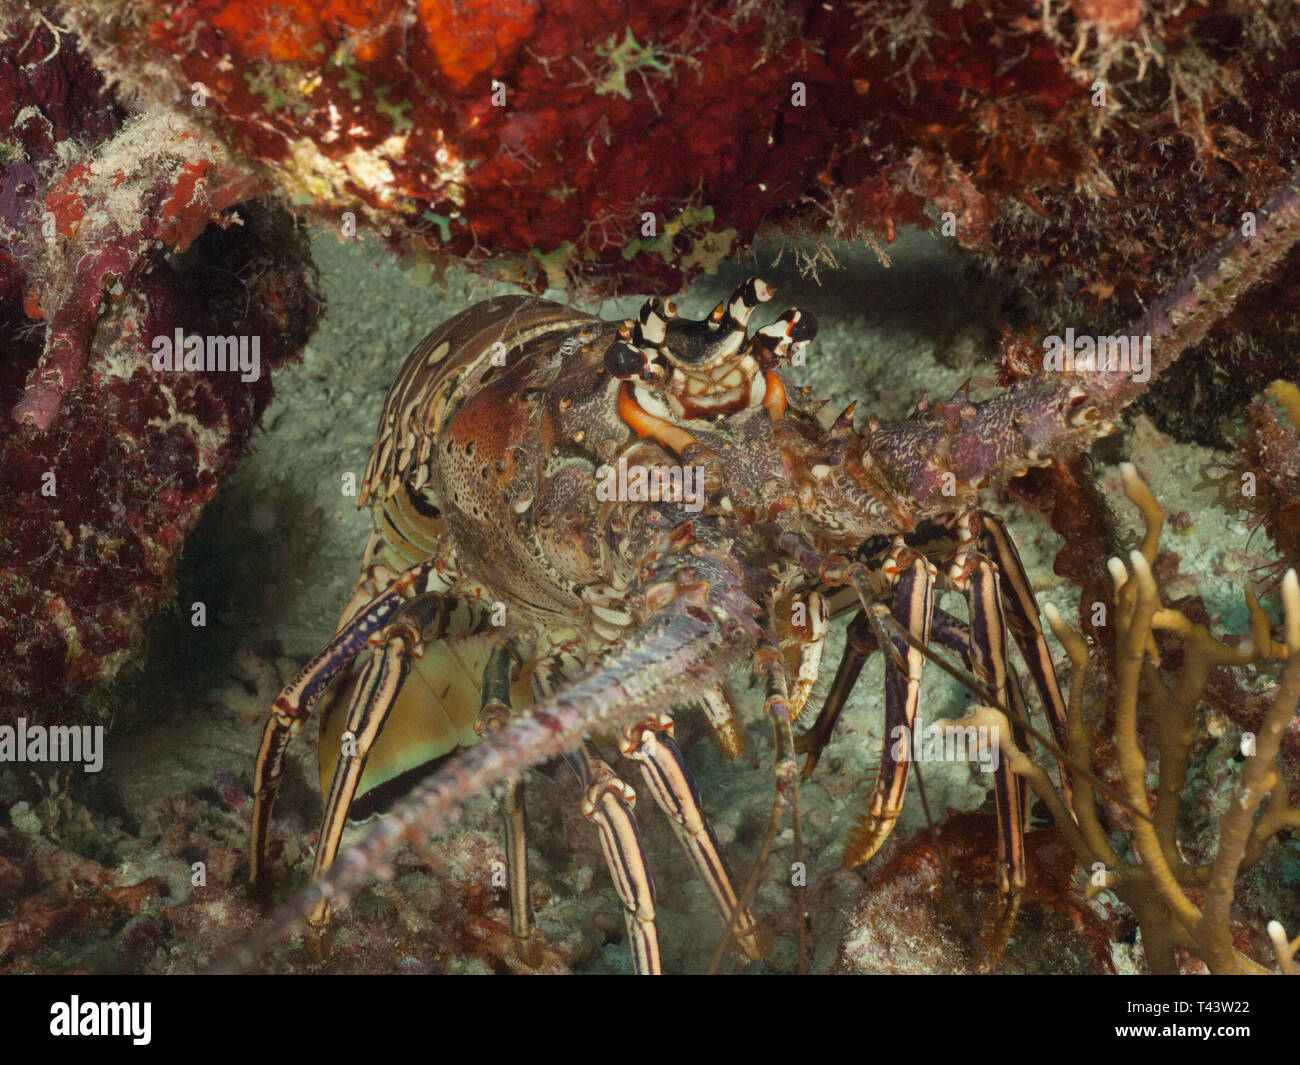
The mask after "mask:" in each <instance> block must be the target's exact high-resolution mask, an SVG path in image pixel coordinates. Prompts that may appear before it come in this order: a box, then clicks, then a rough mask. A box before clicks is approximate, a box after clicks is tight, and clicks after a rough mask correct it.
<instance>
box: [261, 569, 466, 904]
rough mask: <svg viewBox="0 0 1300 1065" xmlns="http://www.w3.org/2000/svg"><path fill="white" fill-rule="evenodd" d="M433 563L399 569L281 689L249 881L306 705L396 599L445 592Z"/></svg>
mask: <svg viewBox="0 0 1300 1065" xmlns="http://www.w3.org/2000/svg"><path fill="white" fill-rule="evenodd" d="M438 566H439V563H438V561H437V560H435V559H427V560H425V561H424V562H419V563H416V565H414V566H412V567H410V569H407V570H405V571H403V572H402V573H400V574H399V575H398V576H397V578H396V579H395V580H394V581H393V582H392V583H391V584H389V585H388V587H387V588H385V589H384V590H383V591H382V592H380V593H379V594H378V595H376V596H375V597H374V598H372V599H371V600H370V601H369V602H367V603H365V604H363V605H362V606H361V607H360V608H359V609H357V610H356V611H355V613H353V614H352V616H351V617H350V618H349V619H348V620H347V621H345V622H344V623H343V624H342V625H341V626H340V628H339V631H338V632H337V633H336V634H335V636H334V638H333V639H332V640H330V642H329V643H327V644H326V645H325V646H324V647H323V648H322V649H321V650H320V652H319V653H318V654H317V655H316V656H315V657H314V658H313V659H312V660H311V661H310V662H308V663H307V665H306V666H304V667H303V669H302V671H301V672H300V673H299V674H298V676H296V677H295V678H294V679H293V680H292V681H290V682H289V684H288V685H287V686H286V687H285V688H284V690H283V691H282V692H280V694H279V695H278V696H276V699H275V702H274V703H272V704H271V710H270V712H269V713H268V714H267V718H266V725H265V726H264V727H263V729H262V740H261V745H260V746H259V748H258V751H257V761H256V762H255V763H254V766H253V818H252V830H251V838H250V843H249V865H250V868H249V874H248V881H249V884H250V885H251V886H252V887H254V888H258V887H263V886H265V870H266V844H267V838H268V832H269V829H270V824H271V811H272V809H273V808H274V806H275V797H276V793H277V792H278V791H279V790H280V781H281V778H282V777H283V775H284V756H285V751H286V750H287V749H288V747H289V743H290V741H291V740H292V739H293V738H294V737H295V736H297V735H298V733H300V732H301V731H302V729H303V726H304V725H306V724H307V721H308V720H309V719H310V717H311V705H312V703H313V702H315V701H316V699H318V698H319V697H320V695H321V693H322V692H324V691H325V689H326V688H327V687H328V686H329V684H330V682H331V681H332V680H334V678H335V677H336V676H338V675H339V673H340V672H342V670H343V669H345V668H346V667H347V666H348V665H350V664H351V662H352V660H353V659H354V658H356V657H357V655H359V654H360V653H361V652H362V651H363V650H365V648H366V647H367V646H368V644H369V642H370V641H371V640H372V639H373V638H374V637H375V635H376V634H377V633H379V632H380V631H381V630H382V629H383V628H384V627H385V626H386V625H387V624H389V623H390V622H391V620H392V619H393V617H394V615H395V613H396V612H397V611H398V610H399V609H400V608H401V606H402V604H403V603H404V602H405V601H407V600H408V599H409V598H410V597H411V596H413V595H416V594H417V593H421V592H426V591H428V592H429V594H433V593H435V592H438V591H445V590H446V588H447V587H449V586H448V585H444V584H442V583H441V582H439V583H438V585H437V586H436V587H431V586H430V582H431V578H433V576H434V574H435V573H437V572H438ZM375 570H376V567H371V568H370V569H369V570H368V571H367V573H366V574H363V576H362V579H361V580H360V581H359V582H358V587H362V586H366V585H368V584H370V583H371V582H372V581H373V579H374V574H375Z"/></svg>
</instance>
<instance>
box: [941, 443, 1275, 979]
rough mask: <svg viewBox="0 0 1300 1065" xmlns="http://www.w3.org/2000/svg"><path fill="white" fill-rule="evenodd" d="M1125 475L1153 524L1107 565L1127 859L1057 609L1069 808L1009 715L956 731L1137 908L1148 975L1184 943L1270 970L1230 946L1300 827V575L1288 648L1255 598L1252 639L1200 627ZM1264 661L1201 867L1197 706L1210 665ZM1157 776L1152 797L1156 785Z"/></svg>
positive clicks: (1051, 617)
mask: <svg viewBox="0 0 1300 1065" xmlns="http://www.w3.org/2000/svg"><path fill="white" fill-rule="evenodd" d="M1123 477H1124V491H1125V494H1126V495H1127V496H1128V498H1129V499H1130V500H1131V501H1132V502H1133V503H1134V504H1135V505H1136V506H1137V507H1138V508H1139V509H1140V510H1141V512H1142V514H1143V517H1144V519H1145V521H1146V526H1147V528H1146V535H1145V536H1144V538H1143V542H1142V544H1141V546H1140V547H1139V548H1138V549H1137V550H1135V551H1133V552H1131V554H1130V555H1129V565H1128V566H1127V567H1126V566H1125V565H1124V564H1123V563H1122V562H1121V561H1120V560H1119V559H1111V560H1110V564H1109V565H1110V572H1111V576H1112V579H1113V580H1114V583H1115V592H1116V609H1115V623H1116V626H1117V632H1118V640H1117V663H1116V674H1117V675H1116V687H1117V706H1116V716H1115V724H1114V728H1115V734H1114V741H1115V746H1116V750H1117V752H1118V772H1119V781H1120V786H1121V790H1122V792H1123V797H1124V799H1125V804H1126V805H1127V807H1128V808H1129V811H1130V813H1131V828H1130V829H1129V832H1130V840H1129V842H1130V846H1129V847H1128V853H1129V854H1130V855H1131V857H1130V858H1129V859H1125V858H1123V857H1121V855H1120V854H1119V853H1117V852H1116V850H1115V849H1114V848H1113V847H1112V846H1111V844H1110V841H1109V829H1108V828H1107V827H1105V826H1104V825H1103V817H1102V811H1101V810H1100V809H1099V806H1098V801H1097V788H1096V786H1095V783H1094V781H1095V779H1096V778H1095V777H1094V776H1093V766H1092V757H1091V755H1092V745H1091V742H1090V739H1089V735H1088V730H1087V727H1086V725H1085V723H1084V719H1083V696H1084V688H1085V684H1086V682H1087V677H1088V651H1087V645H1086V643H1085V642H1084V639H1083V637H1082V636H1080V635H1079V633H1077V632H1075V631H1074V630H1073V629H1071V628H1070V627H1069V626H1067V625H1066V624H1065V623H1064V622H1063V621H1062V620H1061V617H1060V615H1059V614H1058V613H1057V612H1056V611H1055V610H1054V609H1052V608H1051V607H1050V606H1049V607H1047V608H1045V609H1044V614H1045V616H1046V617H1047V621H1048V624H1049V625H1051V628H1052V632H1053V633H1054V634H1055V636H1056V638H1057V640H1059V641H1060V642H1061V644H1062V645H1063V646H1064V647H1065V649H1066V651H1067V653H1068V654H1069V656H1070V660H1071V662H1072V663H1073V666H1074V671H1073V675H1072V677H1071V682H1070V695H1069V704H1068V724H1069V739H1070V749H1069V752H1068V753H1069V756H1070V762H1071V764H1072V765H1073V766H1074V772H1073V774H1072V783H1073V796H1072V801H1069V800H1067V799H1066V798H1065V797H1064V796H1063V794H1062V793H1061V791H1060V790H1058V788H1057V787H1056V786H1055V785H1054V784H1053V783H1052V780H1051V778H1050V777H1049V776H1048V774H1047V772H1046V771H1045V770H1044V769H1043V768H1042V767H1041V766H1040V765H1038V764H1037V763H1036V762H1034V761H1033V760H1032V759H1031V758H1030V757H1029V755H1028V754H1026V753H1025V752H1024V751H1022V750H1020V749H1019V748H1018V747H1016V745H1015V743H1014V741H1013V740H1012V738H1011V731H1010V728H1009V723H1008V720H1007V716H1006V714H1005V712H1004V710H1003V709H1002V708H994V707H990V706H981V707H977V708H976V710H975V712H974V716H973V717H969V718H966V719H965V720H963V721H962V722H961V724H962V725H970V724H972V723H973V724H976V725H981V724H982V725H987V726H989V727H990V728H991V729H995V730H996V735H997V736H998V738H999V739H998V743H999V747H1000V749H1001V751H1002V755H1003V757H1005V758H1006V759H1007V760H1008V763H1009V764H1010V766H1011V768H1012V770H1013V772H1015V773H1016V774H1017V775H1019V776H1022V777H1024V778H1025V780H1026V781H1027V782H1028V783H1029V786H1030V787H1031V788H1032V789H1033V790H1034V792H1035V794H1036V795H1038V797H1039V798H1040V799H1042V801H1043V802H1044V803H1045V804H1046V805H1047V806H1048V808H1049V809H1050V810H1051V813H1052V816H1053V817H1054V819H1055V821H1056V823H1057V825H1058V826H1059V827H1060V829H1061V831H1062V833H1063V834H1064V836H1065V838H1066V840H1067V841H1068V843H1069V845H1070V847H1071V848H1072V849H1073V851H1074V853H1075V855H1076V856H1077V857H1078V859H1079V861H1080V862H1082V863H1083V865H1084V867H1085V868H1086V869H1087V870H1089V871H1090V872H1091V876H1092V890H1093V891H1094V892H1095V891H1098V890H1101V889H1102V888H1109V889H1110V890H1112V891H1114V892H1115V894H1116V895H1117V896H1118V897H1119V899H1120V900H1121V901H1122V902H1124V903H1125V904H1126V905H1127V906H1128V907H1129V908H1130V909H1131V910H1132V911H1133V913H1134V915H1135V916H1136V918H1137V921H1138V924H1139V926H1140V928H1141V930H1142V944H1143V948H1144V950H1145V952H1146V957H1147V964H1148V965H1149V966H1150V968H1151V970H1152V971H1154V972H1165V973H1169V972H1177V971H1178V965H1177V959H1176V956H1175V949H1176V948H1179V947H1181V948H1183V949H1185V950H1187V951H1189V952H1191V953H1192V954H1194V955H1196V956H1197V957H1199V958H1201V959H1202V960H1203V961H1204V962H1205V963H1206V965H1207V966H1209V968H1210V969H1211V970H1212V971H1213V972H1216V973H1258V972H1267V971H1268V970H1267V969H1265V968H1264V967H1263V966H1262V965H1261V964H1259V963H1258V962H1256V961H1254V960H1252V959H1250V958H1248V957H1246V956H1245V955H1243V954H1242V953H1241V952H1240V951H1238V950H1237V949H1236V948H1235V947H1234V946H1233V941H1232V934H1231V928H1230V924H1229V910H1230V908H1231V906H1232V902H1233V897H1234V893H1235V890H1236V883H1237V878H1238V876H1239V875H1240V874H1241V872H1242V871H1243V870H1244V869H1247V868H1249V867H1250V866H1251V865H1253V864H1254V863H1255V862H1257V861H1258V860H1259V859H1260V857H1261V856H1262V855H1263V853H1264V849H1265V846H1266V845H1267V844H1268V842H1269V840H1270V839H1272V838H1273V837H1274V836H1276V835H1277V834H1279V833H1281V832H1284V831H1286V830H1294V829H1296V828H1300V810H1297V809H1295V808H1294V807H1292V806H1291V805H1290V798H1289V793H1288V787H1287V782H1286V780H1285V777H1284V775H1283V771H1282V764H1281V761H1280V758H1279V752H1280V749H1281V742H1282V736H1283V733H1284V731H1285V729H1286V727H1287V725H1288V724H1289V722H1290V721H1291V719H1292V717H1293V716H1294V715H1295V713H1296V708H1297V704H1298V703H1300V581H1298V580H1297V578H1296V573H1295V571H1294V570H1289V571H1288V572H1287V574H1286V577H1285V578H1284V580H1283V582H1282V600H1283V607H1284V611H1285V622H1284V628H1285V632H1284V640H1285V642H1284V643H1277V642H1275V641H1273V639H1272V638H1271V636H1270V632H1269V622H1268V618H1267V616H1266V615H1265V614H1264V612H1263V610H1261V609H1260V606H1259V603H1258V601H1257V600H1256V598H1255V596H1254V595H1253V594H1252V593H1251V592H1250V591H1247V592H1246V605H1247V608H1248V610H1249V611H1250V618H1251V626H1250V636H1249V638H1248V639H1245V640H1242V641H1241V642H1240V643H1239V644H1237V646H1235V647H1233V646H1229V645H1227V644H1225V643H1223V642H1222V641H1220V640H1217V639H1215V638H1214V637H1213V636H1212V635H1211V634H1210V632H1209V631H1208V630H1207V629H1206V628H1205V627H1204V626H1203V625H1199V624H1196V623H1194V622H1192V621H1191V620H1190V619H1189V618H1188V617H1187V616H1186V615H1184V614H1183V613H1181V612H1180V611H1177V610H1171V609H1169V608H1167V607H1164V606H1162V604H1161V600H1160V591H1159V588H1158V586H1157V584H1156V580H1155V577H1154V575H1153V574H1152V571H1151V567H1152V564H1153V563H1154V561H1155V556H1156V548H1157V545H1158V542H1159V538H1160V529H1161V525H1162V522H1163V514H1162V513H1161V511H1160V508H1159V506H1158V504H1157V503H1156V501H1155V499H1154V497H1153V496H1152V494H1151V492H1150V490H1149V489H1148V488H1147V486H1146V484H1145V483H1143V481H1142V480H1141V478H1140V477H1139V476H1138V474H1137V471H1136V470H1135V469H1134V468H1133V466H1132V465H1129V464H1127V463H1126V464H1125V466H1124V467H1123ZM1158 630H1163V631H1166V632H1170V633H1173V634H1174V635H1176V636H1177V637H1178V638H1179V639H1180V640H1181V641H1182V642H1183V644H1184V646H1185V648H1186V652H1187V653H1186V654H1185V655H1184V662H1183V665H1182V668H1181V670H1180V671H1179V673H1178V676H1177V677H1176V678H1174V679H1173V682H1172V684H1171V683H1169V682H1167V681H1166V679H1165V678H1164V677H1163V676H1162V675H1161V673H1160V671H1159V669H1158V668H1157V667H1158V666H1159V654H1158V651H1157V648H1156V643H1155V638H1154V634H1155V632H1156V631H1158ZM1269 659H1276V660H1281V661H1284V662H1285V666H1284V669H1283V673H1282V678H1281V682H1280V684H1279V686H1278V689H1277V692H1276V694H1275V696H1274V698H1273V702H1272V704H1271V705H1270V706H1269V708H1268V710H1267V711H1266V713H1265V716H1264V721H1263V724H1262V726H1261V728H1260V730H1259V733H1258V734H1257V735H1256V736H1254V737H1253V751H1252V750H1251V749H1250V747H1249V745H1246V746H1244V747H1243V753H1245V754H1247V755H1248V757H1246V759H1245V762H1244V764H1243V766H1242V770H1241V775H1240V777H1239V779H1238V781H1237V784H1236V787H1235V791H1234V793H1233V797H1232V802H1231V803H1230V805H1229V808H1228V811H1227V813H1226V814H1225V815H1224V817H1223V819H1222V821H1221V822H1220V825H1219V846H1218V852H1217V854H1216V855H1215V857H1214V859H1213V860H1212V861H1209V862H1207V863H1205V864H1201V865H1193V864H1189V863H1188V862H1186V861H1185V860H1184V859H1183V857H1182V855H1181V854H1180V853H1179V849H1178V846H1177V832H1176V828H1177V823H1178V815H1179V803H1180V801H1181V800H1182V795H1183V790H1184V786H1185V785H1186V783H1187V769H1188V763H1189V760H1190V757H1191V752H1192V748H1193V744H1194V743H1195V741H1196V739H1197V738H1198V736H1199V735H1201V721H1200V717H1199V714H1198V708H1199V707H1200V704H1201V701H1202V696H1203V695H1204V693H1205V688H1206V683H1207V681H1208V679H1209V674H1210V671H1211V670H1213V669H1214V668H1216V667H1217V666H1234V667H1239V666H1245V665H1250V664H1253V663H1258V662H1263V661H1266V660H1269ZM1139 716H1149V717H1150V718H1151V720H1152V721H1153V723H1154V727H1155V739H1156V746H1157V747H1158V750H1159V758H1158V765H1152V764H1151V763H1152V761H1154V760H1153V759H1149V758H1148V755H1147V754H1146V753H1145V752H1144V751H1143V749H1142V746H1141V744H1140V742H1139V736H1138V720H1139ZM1152 771H1154V773H1155V778H1156V785H1155V789H1154V792H1152V791H1150V790H1149V789H1148V786H1147V779H1148V774H1149V773H1150V772H1152ZM1198 900H1201V901H1198ZM1268 935H1269V938H1270V939H1271V941H1272V943H1273V946H1274V950H1275V952H1276V955H1277V963H1278V968H1279V969H1280V970H1281V971H1282V972H1294V971H1295V961H1294V959H1295V955H1296V953H1297V950H1300V938H1297V939H1295V940H1290V941H1288V939H1287V935H1286V932H1285V930H1284V929H1283V928H1282V926H1281V924H1280V923H1279V922H1277V921H1273V922H1270V924H1269V927H1268Z"/></svg>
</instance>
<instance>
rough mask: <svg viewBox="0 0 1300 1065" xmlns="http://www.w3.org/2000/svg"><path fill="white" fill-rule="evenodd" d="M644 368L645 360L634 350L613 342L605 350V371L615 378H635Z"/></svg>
mask: <svg viewBox="0 0 1300 1065" xmlns="http://www.w3.org/2000/svg"><path fill="white" fill-rule="evenodd" d="M644 366H645V358H644V357H643V356H642V355H641V353H640V352H639V351H637V350H636V348H633V347H630V346H628V345H627V344H623V343H621V342H619V341H615V342H614V343H613V344H611V345H610V346H609V347H608V348H606V349H605V369H606V370H608V371H609V372H610V373H611V374H613V375H614V376H615V377H619V378H626V377H635V376H636V375H637V374H639V373H640V372H641V369H642V367H644Z"/></svg>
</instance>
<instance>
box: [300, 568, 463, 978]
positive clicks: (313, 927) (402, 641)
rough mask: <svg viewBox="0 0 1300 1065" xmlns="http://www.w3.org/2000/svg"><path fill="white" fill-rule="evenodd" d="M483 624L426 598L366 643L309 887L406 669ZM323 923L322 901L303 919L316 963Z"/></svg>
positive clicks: (322, 952) (331, 846) (323, 952)
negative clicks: (433, 647) (369, 649)
mask: <svg viewBox="0 0 1300 1065" xmlns="http://www.w3.org/2000/svg"><path fill="white" fill-rule="evenodd" d="M487 623H488V615H487V612H486V610H485V608H483V607H482V606H481V605H480V604H478V603H474V602H469V601H466V600H463V599H458V598H456V597H453V596H441V595H434V594H427V595H422V596H417V597H416V598H415V599H413V600H411V602H409V603H407V604H405V605H404V606H403V607H402V608H401V609H399V610H398V611H396V613H395V614H394V617H393V619H392V620H391V621H390V622H389V623H388V624H387V625H385V626H384V627H383V628H382V629H380V630H379V631H378V632H376V633H375V634H374V635H373V636H372V637H371V638H370V643H371V645H372V646H373V647H374V652H373V653H372V654H371V656H370V658H369V659H368V660H367V662H366V664H365V666H364V667H363V668H362V670H361V676H360V678H359V680H358V682H357V686H356V689H355V690H354V691H353V693H352V699H351V703H350V704H349V706H348V716H347V721H346V723H345V724H344V732H343V747H342V752H341V754H340V756H339V760H338V764H337V765H336V766H335V768H334V778H333V780H332V782H331V783H330V790H329V795H328V796H327V797H326V799H325V814H324V816H323V818H322V820H321V829H320V839H319V841H318V843H317V845H316V861H315V864H314V865H313V866H312V880H313V881H314V880H316V879H318V878H319V877H320V876H321V875H322V874H323V873H324V872H325V871H326V870H328V869H329V867H330V866H331V865H333V864H334V857H335V855H336V854H337V853H338V848H339V842H340V840H342V838H343V829H344V827H345V825H346V823H347V816H348V810H349V809H350V808H351V806H352V799H353V796H354V795H355V794H356V791H357V785H358V784H359V783H360V782H361V775H362V773H363V772H365V768H366V759H367V757H368V756H369V753H370V748H371V747H372V746H373V744H374V742H375V740H376V739H377V738H378V736H379V734H380V732H382V731H383V728H384V723H385V722H386V721H387V720H388V715H389V712H390V711H391V710H392V708H393V703H394V702H396V700H397V695H398V693H399V692H400V691H401V689H402V683H403V682H404V681H405V680H406V676H407V674H408V673H409V672H410V670H411V665H412V663H414V662H415V660H416V659H418V658H420V657H421V655H423V654H424V648H425V644H426V643H427V642H430V641H432V640H438V639H442V638H443V637H445V636H447V635H449V634H455V635H470V634H472V633H474V632H479V631H482V630H483V628H484V627H485V625H486V624H487ZM329 922H330V903H329V900H328V899H322V900H320V901H319V902H318V903H317V904H316V905H315V906H314V907H313V909H312V911H311V913H310V914H309V915H308V918H307V924H308V928H309V936H308V946H309V948H310V949H311V951H312V954H313V955H314V956H316V957H317V958H318V959H321V958H325V957H328V955H329Z"/></svg>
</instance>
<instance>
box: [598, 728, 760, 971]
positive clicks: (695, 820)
mask: <svg viewBox="0 0 1300 1065" xmlns="http://www.w3.org/2000/svg"><path fill="white" fill-rule="evenodd" d="M620 747H621V750H622V752H623V755H624V757H626V758H631V759H632V760H633V761H636V762H639V763H640V764H641V775H642V777H643V778H644V780H645V783H646V787H647V788H648V789H649V790H650V794H651V795H653V796H654V799H655V802H656V803H658V804H659V809H661V810H662V811H663V812H664V816H665V817H667V818H668V820H669V822H670V823H671V824H672V826H673V832H674V833H676V835H677V840H678V842H679V843H681V845H682V849H683V850H684V851H686V853H687V854H688V855H689V856H690V859H691V861H692V862H694V864H695V868H696V870H697V871H698V872H699V874H700V877H701V878H702V879H703V880H704V882H705V883H706V884H708V886H709V890H710V891H711V892H712V893H713V898H714V902H715V903H716V904H717V907H718V910H719V912H721V914H722V916H723V919H724V920H731V919H732V915H733V914H736V913H737V909H738V905H737V903H738V896H737V894H736V888H735V884H734V882H733V880H732V876H731V870H730V869H729V868H728V867H727V861H726V859H725V858H724V857H723V855H722V849H721V847H720V846H719V845H718V840H717V837H716V836H715V835H714V834H713V826H712V825H710V824H709V819H708V817H707V815H706V814H705V813H704V810H703V809H702V808H701V806H700V791H699V788H698V787H696V784H695V778H694V777H692V776H691V771H690V769H688V768H687V765H686V760H685V759H684V758H683V757H682V752H681V751H680V750H679V749H678V747H677V743H676V741H675V740H674V739H673V722H672V718H670V717H668V716H667V715H666V714H656V715H655V716H654V717H652V718H650V719H649V720H647V721H645V722H643V723H641V724H637V725H631V726H629V727H628V728H626V729H625V730H624V732H623V739H622V742H621V744H620ZM734 927H735V934H736V941H737V942H738V943H739V944H740V948H741V949H742V950H743V951H744V952H745V953H746V954H747V955H748V956H749V957H750V958H753V959H755V960H757V959H758V958H761V957H762V956H763V950H762V947H761V946H760V944H759V941H758V934H757V933H758V926H757V924H756V922H755V921H754V918H753V916H752V915H751V914H750V913H749V911H748V910H740V911H739V913H738V914H737V916H736V917H735V920H734Z"/></svg>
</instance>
